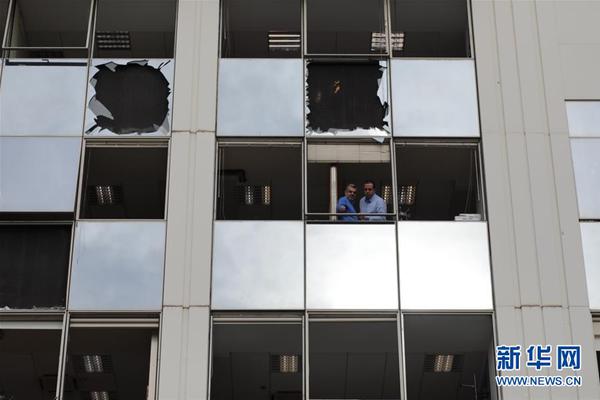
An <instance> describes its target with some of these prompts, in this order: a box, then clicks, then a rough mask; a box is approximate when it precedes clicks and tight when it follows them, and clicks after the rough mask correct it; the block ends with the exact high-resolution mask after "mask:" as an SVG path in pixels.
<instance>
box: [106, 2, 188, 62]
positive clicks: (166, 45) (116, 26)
mask: <svg viewBox="0 0 600 400" xmlns="http://www.w3.org/2000/svg"><path fill="white" fill-rule="evenodd" d="M176 4H177V2H176V1H175V0H158V1H157V0H152V1H150V0H141V1H135V2H131V1H122V0H99V1H98V11H97V15H96V29H95V37H94V57H96V58H134V57H144V58H173V47H174V43H175V13H176Z"/></svg>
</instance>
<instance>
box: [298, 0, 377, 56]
mask: <svg viewBox="0 0 600 400" xmlns="http://www.w3.org/2000/svg"><path fill="white" fill-rule="evenodd" d="M306 9H307V12H306V23H307V31H308V44H307V50H308V53H309V54H347V55H351V54H362V55H366V54H385V53H387V44H386V39H385V38H386V34H385V18H384V14H385V12H384V9H385V6H384V1H383V0H307V1H306Z"/></svg>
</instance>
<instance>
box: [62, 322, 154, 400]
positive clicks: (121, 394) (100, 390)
mask: <svg viewBox="0 0 600 400" xmlns="http://www.w3.org/2000/svg"><path fill="white" fill-rule="evenodd" d="M71 324H72V326H71V329H70V332H69V341H68V346H67V360H66V369H65V378H64V383H63V399H65V400H80V399H103V400H118V399H146V398H148V399H150V398H152V399H153V398H154V396H155V393H154V390H155V389H154V387H155V384H156V382H155V379H156V378H155V377H156V375H155V374H156V371H155V369H154V368H155V366H156V358H157V347H158V335H157V333H156V331H155V330H153V329H150V328H145V329H144V328H108V327H102V326H101V325H99V326H96V327H88V328H84V327H76V325H75V324H76V321H75V320H72V322H71Z"/></svg>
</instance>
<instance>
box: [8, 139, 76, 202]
mask: <svg viewBox="0 0 600 400" xmlns="http://www.w3.org/2000/svg"><path fill="white" fill-rule="evenodd" d="M80 147H81V139H80V138H40V137H38V138H25V137H0V211H3V212H42V211H49V212H73V209H74V207H75V193H76V187H77V173H78V169H79V153H80Z"/></svg>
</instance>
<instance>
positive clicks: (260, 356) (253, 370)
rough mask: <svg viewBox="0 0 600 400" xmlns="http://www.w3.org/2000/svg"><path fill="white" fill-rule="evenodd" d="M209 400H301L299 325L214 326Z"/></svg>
mask: <svg viewBox="0 0 600 400" xmlns="http://www.w3.org/2000/svg"><path fill="white" fill-rule="evenodd" d="M212 353H213V360H212V377H211V394H210V398H211V400H247V399H249V400H270V399H279V400H300V399H302V362H303V361H302V325H301V324H300V323H286V324H282V323H276V322H273V323H226V324H225V323H224V324H220V323H215V325H214V326H213V348H212Z"/></svg>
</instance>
